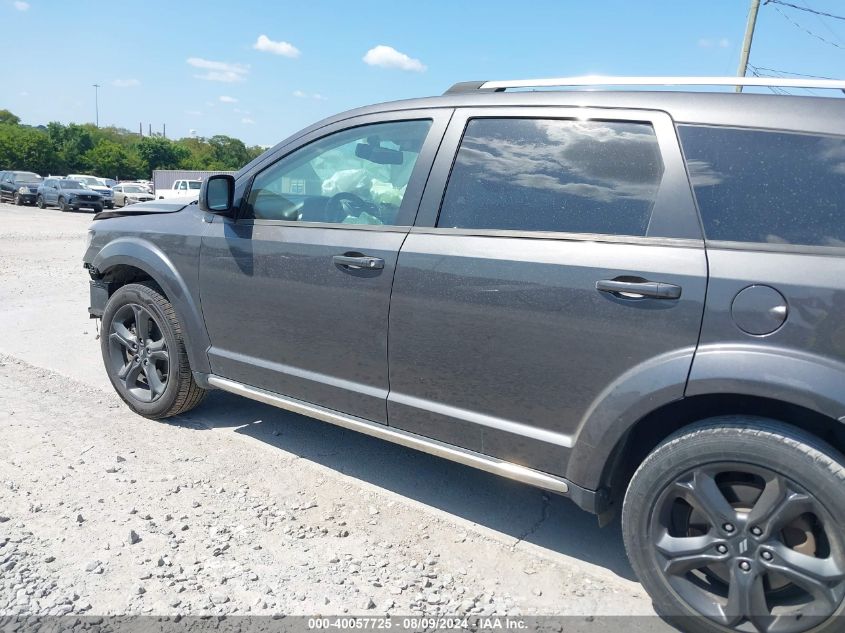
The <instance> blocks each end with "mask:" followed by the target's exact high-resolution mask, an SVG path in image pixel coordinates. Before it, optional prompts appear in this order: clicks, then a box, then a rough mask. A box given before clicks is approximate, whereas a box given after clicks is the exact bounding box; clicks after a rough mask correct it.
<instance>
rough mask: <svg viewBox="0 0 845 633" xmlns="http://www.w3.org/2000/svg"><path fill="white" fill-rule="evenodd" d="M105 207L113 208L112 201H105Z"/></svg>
mask: <svg viewBox="0 0 845 633" xmlns="http://www.w3.org/2000/svg"><path fill="white" fill-rule="evenodd" d="M106 209H114V202H107V203H106Z"/></svg>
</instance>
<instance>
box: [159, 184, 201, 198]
mask: <svg viewBox="0 0 845 633" xmlns="http://www.w3.org/2000/svg"><path fill="white" fill-rule="evenodd" d="M201 186H202V180H176V181H175V182H174V183H173V185H172V186H171V187H170V189H156V193H155V196H156V199H158V200H170V199H171V198H188V199H191V198H196V197H198V196H199V195H200V187H201Z"/></svg>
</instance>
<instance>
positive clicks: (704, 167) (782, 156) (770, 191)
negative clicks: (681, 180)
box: [678, 125, 845, 246]
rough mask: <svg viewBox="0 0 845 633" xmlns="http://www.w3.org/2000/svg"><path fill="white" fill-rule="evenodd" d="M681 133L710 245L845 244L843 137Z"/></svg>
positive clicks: (691, 129)
mask: <svg viewBox="0 0 845 633" xmlns="http://www.w3.org/2000/svg"><path fill="white" fill-rule="evenodd" d="M678 132H679V135H680V138H681V145H682V146H683V148H684V155H685V158H686V161H687V168H688V169H689V174H690V181H691V182H692V186H693V190H694V191H695V197H696V200H697V201H698V208H699V211H700V213H701V220H702V223H703V224H704V234H705V236H706V237H707V239H708V240H726V241H732V242H758V243H766V244H801V245H806V246H845V138H841V137H833V136H817V135H812V134H796V133H786V132H769V131H762V130H747V129H737V128H719V127H705V126H694V125H680V126H678Z"/></svg>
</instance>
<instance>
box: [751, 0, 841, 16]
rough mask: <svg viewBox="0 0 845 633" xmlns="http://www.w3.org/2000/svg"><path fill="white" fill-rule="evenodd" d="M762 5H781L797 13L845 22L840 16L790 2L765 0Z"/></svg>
mask: <svg viewBox="0 0 845 633" xmlns="http://www.w3.org/2000/svg"><path fill="white" fill-rule="evenodd" d="M763 4H781V5H783V6H785V7H790V8H791V9H798V10H799V11H806V12H807V13H815V14H816V15H823V16H824V17H826V18H834V19H835V20H845V16H842V15H834V14H833V13H825V12H824V11H817V10H816V9H811V8H810V7H806V6H805V7H801V6H798V5H797V4H792V3H791V2H782V1H781V0H766V1H765V2H764V3H763Z"/></svg>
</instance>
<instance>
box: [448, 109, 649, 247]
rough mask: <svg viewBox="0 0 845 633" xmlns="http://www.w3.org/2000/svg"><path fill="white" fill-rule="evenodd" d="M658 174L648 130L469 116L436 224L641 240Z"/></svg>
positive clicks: (594, 123) (625, 125) (634, 125)
mask: <svg viewBox="0 0 845 633" xmlns="http://www.w3.org/2000/svg"><path fill="white" fill-rule="evenodd" d="M662 174H663V163H662V161H661V159H660V151H659V149H658V146H657V137H656V136H655V134H654V129H653V128H652V126H651V125H650V124H646V123H619V122H603V121H572V120H554V119H473V120H471V121H470V122H469V124H468V125H467V129H466V132H465V133H464V138H463V140H462V141H461V147H460V149H459V150H458V156H457V158H456V160H455V165H454V167H453V168H452V174H451V175H450V177H449V184H448V186H447V187H446V194H445V196H444V198H443V204H442V206H441V209H440V217H439V219H438V222H437V225H438V226H440V227H454V228H480V229H512V230H523V231H562V232H572V233H605V234H619V235H645V234H646V230H647V228H648V222H649V219H650V217H651V210H652V207H653V206H654V199H655V196H656V195H657V189H658V186H659V184H660V178H661V176H662Z"/></svg>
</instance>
